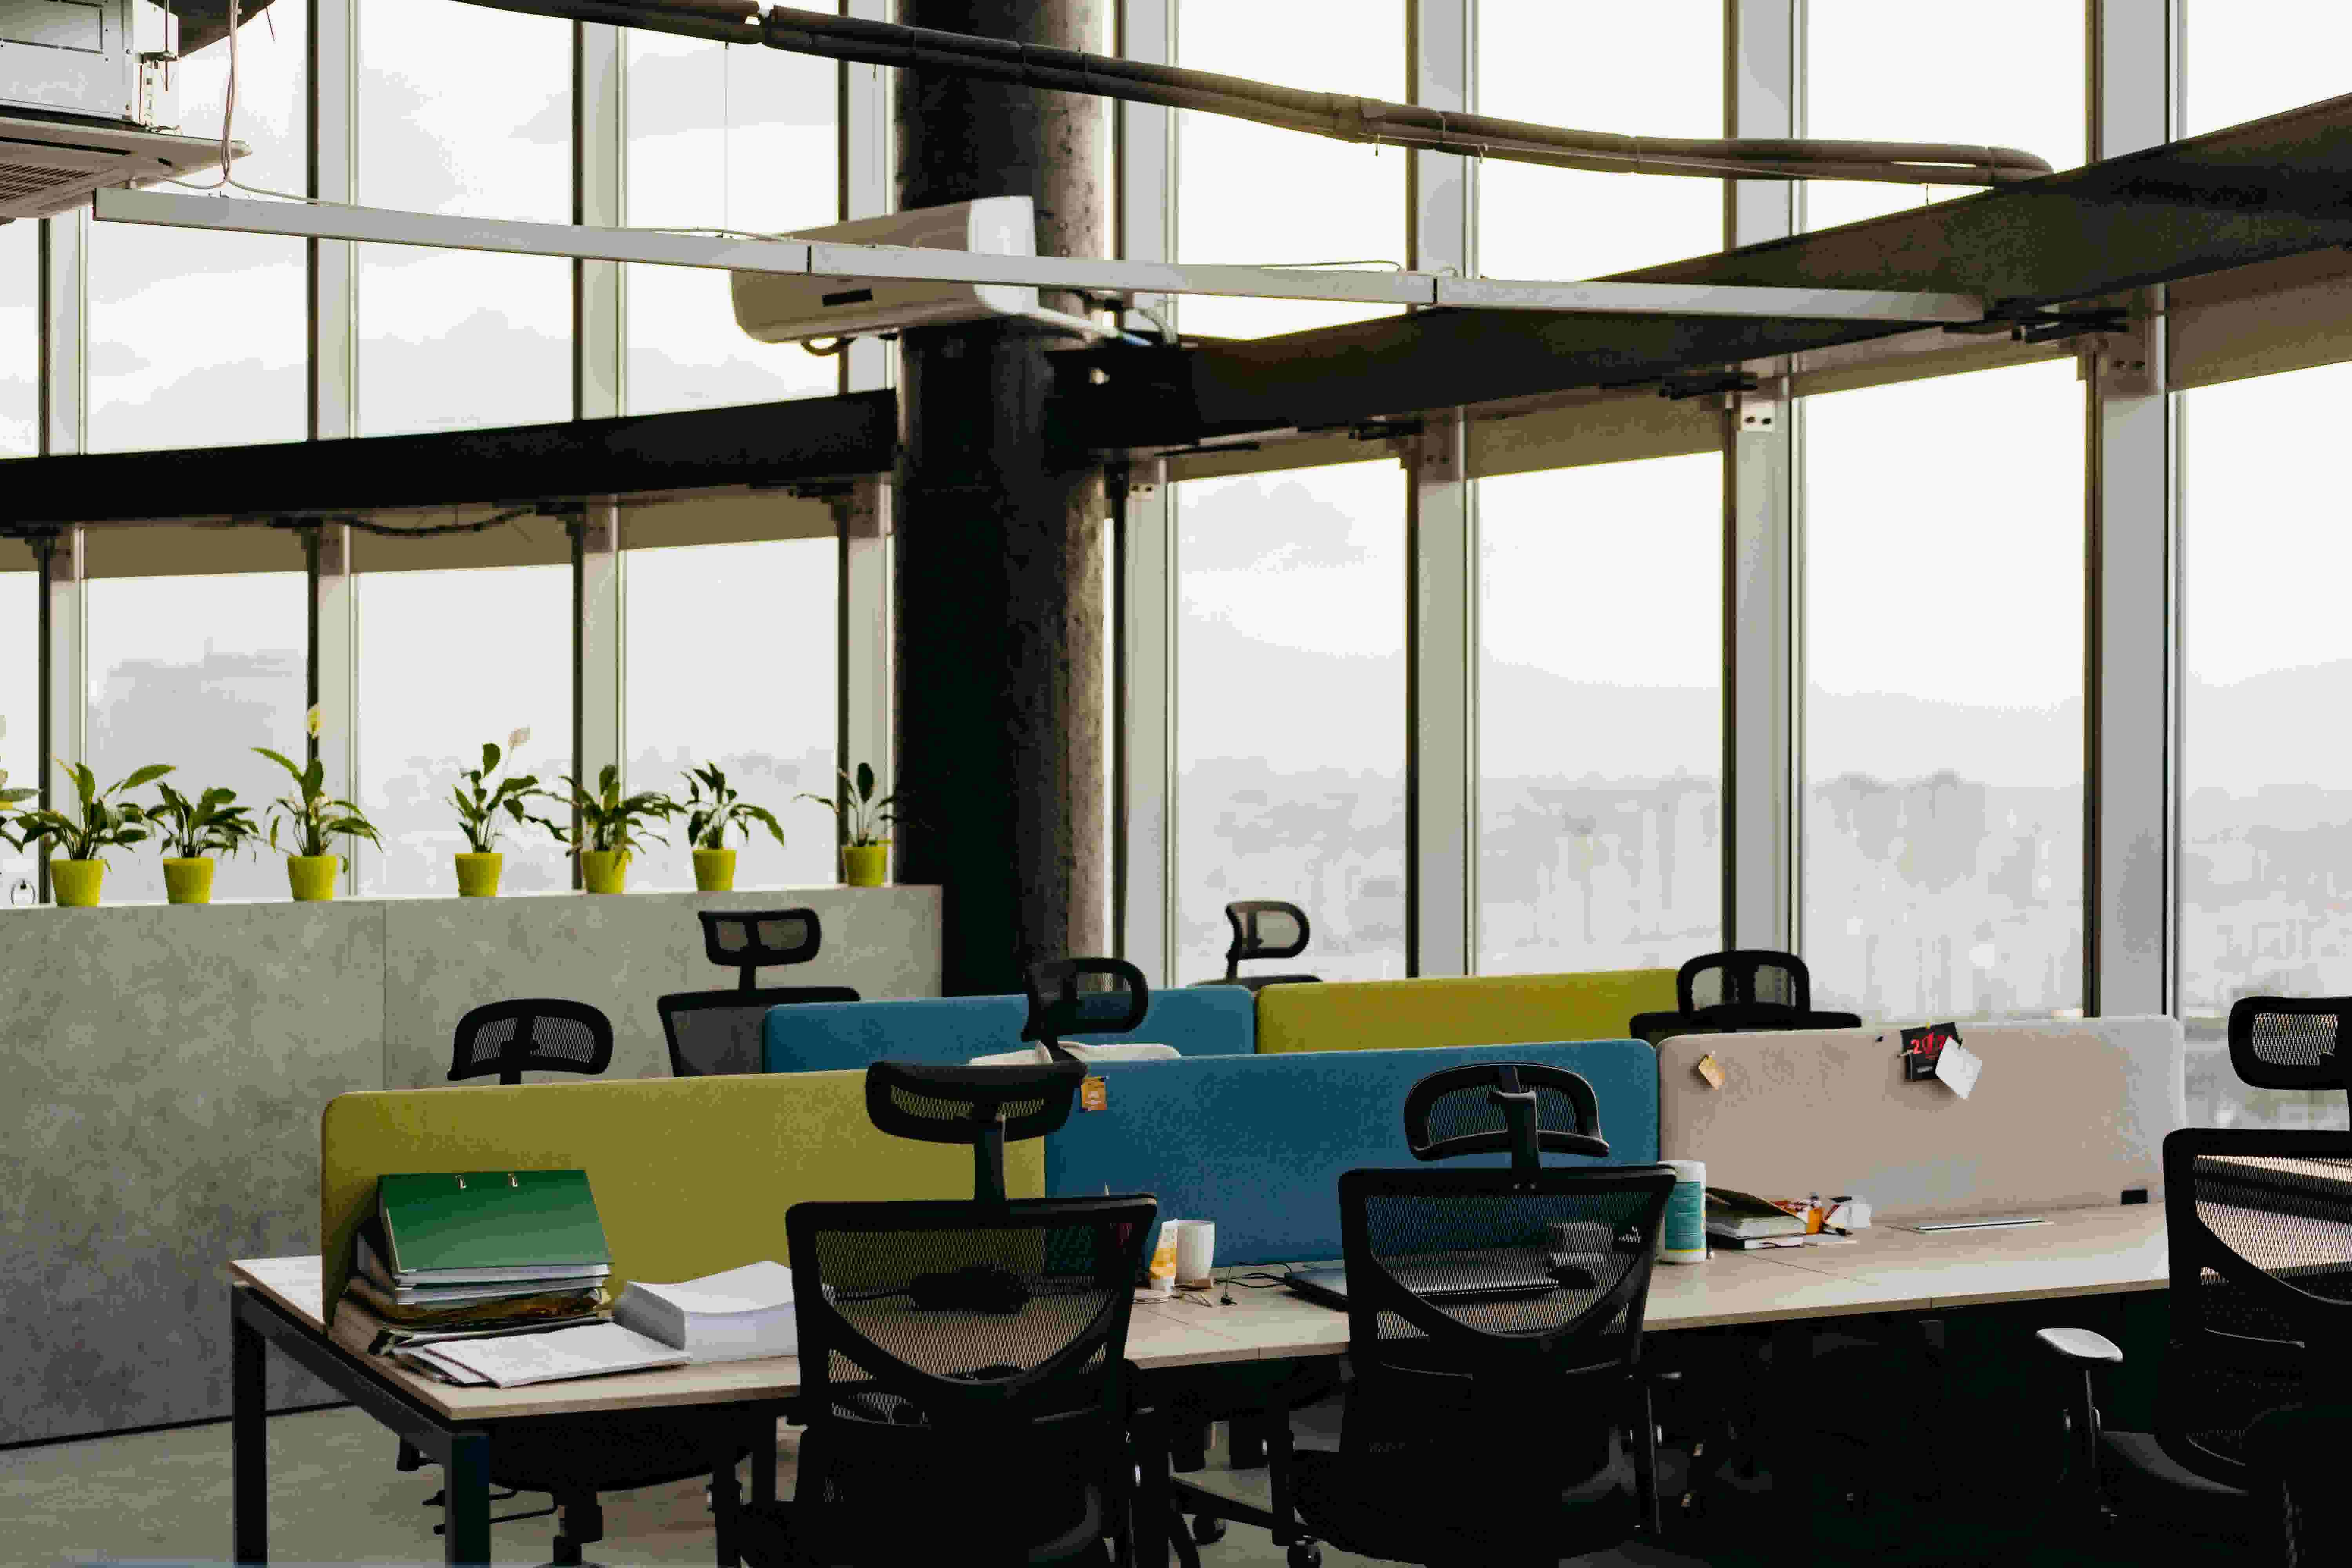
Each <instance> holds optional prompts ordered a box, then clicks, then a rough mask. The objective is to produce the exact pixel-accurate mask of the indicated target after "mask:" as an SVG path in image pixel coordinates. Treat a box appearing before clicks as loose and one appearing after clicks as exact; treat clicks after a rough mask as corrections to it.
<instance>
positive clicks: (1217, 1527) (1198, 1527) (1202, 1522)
mask: <svg viewBox="0 0 2352 1568" xmlns="http://www.w3.org/2000/svg"><path fill="white" fill-rule="evenodd" d="M1224 1538H1225V1521H1223V1520H1222V1519H1219V1518H1217V1517H1216V1516H1215V1515H1213V1514H1206V1513H1196V1514H1194V1515H1193V1516H1192V1539H1193V1540H1195V1541H1197V1542H1200V1543H1201V1544H1202V1545H1203V1546H1214V1545H1215V1544H1216V1543H1217V1542H1220V1541H1223V1539H1224Z"/></svg>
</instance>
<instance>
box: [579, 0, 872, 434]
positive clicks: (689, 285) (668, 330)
mask: <svg viewBox="0 0 2352 1568" xmlns="http://www.w3.org/2000/svg"><path fill="white" fill-rule="evenodd" d="M623 37H624V38H625V41H626V43H627V47H628V72H627V78H626V80H627V91H628V113H627V116H626V122H627V125H628V163H627V169H626V177H625V182H624V184H623V189H624V190H625V192H626V193H627V200H628V210H629V222H630V223H632V224H635V225H639V226H648V225H653V224H679V225H690V226H695V227H702V228H724V229H732V230H742V231H748V232H751V233H755V234H778V233H783V232H788V231H793V230H798V229H805V228H815V227H821V226H824V225H825V224H829V223H833V222H835V220H836V219H837V218H838V217H839V216H840V210H841V196H840V181H839V180H838V179H837V178H836V176H835V163H836V161H837V160H836V147H837V145H838V143H837V137H838V134H839V131H838V121H839V118H840V111H839V107H838V103H837V99H838V96H839V94H838V88H837V84H838V82H839V80H840V71H839V68H838V67H837V65H836V63H835V61H832V60H828V59H821V58H817V57H815V56H814V55H794V54H787V53H785V52H784V51H782V50H781V49H769V48H761V47H757V46H752V47H741V48H739V47H734V46H732V45H728V44H716V43H709V42H705V41H704V40H701V39H698V38H680V37H671V36H669V35H667V34H663V33H653V32H647V31H646V30H645V29H643V28H635V27H633V28H627V29H625V30H624V32H623ZM624 270H625V278H626V285H625V286H626V289H627V306H626V311H625V321H626V322H627V334H628V345H627V375H626V378H625V387H626V396H625V405H626V408H627V411H628V412H629V413H632V414H652V413H658V412H661V411H664V410H667V409H674V408H704V407H710V406H714V405H720V404H730V403H761V402H767V401H770V400H772V399H776V398H783V397H816V396H828V395H832V394H833V393H834V392H835V391H837V390H838V389H839V387H840V382H841V377H840V366H841V361H840V360H838V359H835V358H828V357H823V356H820V355H816V354H812V353H806V352H805V351H803V349H802V348H801V346H800V345H799V344H797V343H762V342H753V341H752V340H751V338H750V337H748V336H746V335H745V334H744V332H743V330H742V329H741V328H740V327H738V326H737V325H736V324H735V307H734V303H733V300H732V296H731V291H730V286H729V281H728V275H727V274H726V273H724V272H716V271H712V270H710V269H709V268H695V267H635V266H632V267H628V268H625V269H624Z"/></svg>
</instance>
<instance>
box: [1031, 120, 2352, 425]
mask: <svg viewBox="0 0 2352 1568" xmlns="http://www.w3.org/2000/svg"><path fill="white" fill-rule="evenodd" d="M2344 245H2352V98H2338V99H2331V100H2328V101H2326V102H2325V103H2319V104H2314V105H2311V106H2309V107H2307V108H2304V109H2298V110H2292V111H2290V112H2288V113H2285V114H2282V115H2276V116H2273V117H2272V118H2270V119H2268V120H2262V121H2253V122H2252V123H2250V124H2246V125H2239V126H2232V127H2231V128H2230V129H2228V130H2225V131H2218V132H2212V133H2210V134H2209V135H2205V136H2200V137H2197V138H2195V139H2193V140H2191V141H2187V142H2175V143H2173V144H2171V145H2169V146H2166V147H2159V148H2153V149H2150V150H2148V151H2146V152H2142V153H2132V154H2130V155H2128V156H2126V157H2121V158H2112V159H2108V160H2105V161H2104V162H2102V163H2093V164H2090V165H2088V166H2086V167H2084V168H2081V169H2072V170H2067V171H2065V172H2063V173H2061V174H2052V175H2049V176H2047V177H2046V178H2043V179H2039V180H2034V181H2032V182H2029V183H2027V184H2019V185H2011V186H2009V187H2006V188H2004V189H2000V190H1995V191H1989V192H1986V193H1984V194H1983V195H1973V196H1967V197H1963V198H1960V199H1958V200H1956V201H1950V202H1943V203H1938V204H1937V205H1932V206H1923V207H1916V208H1912V209H1909V210H1907V211H1905V212H1901V213H1895V214H1893V215H1890V216H1886V217H1882V218H1874V219H1870V220H1868V221H1866V222H1863V223H1858V224H1850V225H1847V226H1843V227H1840V228H1833V229H1824V230H1822V231H1820V232H1818V233H1814V234H1805V235H1799V236H1796V237H1792V238H1789V239H1782V240H1775V241H1772V242H1770V243H1768V244H1764V245H1756V246H1749V247H1746V248H1744V249H1740V250H1735V251H1729V252H1726V253H1724V254H1721V255H1716V256H1705V257H1697V258H1692V259H1690V260H1687V261H1678V262H1674V263H1670V264H1668V265H1665V266H1662V267H1651V268H1643V269H1642V270H1640V271H1635V272H1624V273H1619V274H1616V275H1615V280H1619V281H1626V282H1653V283H1713V284H1748V285H1766V286H1780V287H1808V288H1822V287H1832V288H1848V289H1906V290H1920V291H1928V292H1937V293H1959V294H1973V295H1976V296H1978V297H1979V298H1981V299H1983V300H1986V301H1987V302H1988V303H1989V305H1990V306H1991V307H1992V308H1993V309H1994V310H1996V311H1999V312H2002V313H2013V314H2016V315H2020V316H2024V315H2030V314H2032V313H2033V312H2035V311H2037V310H2042V309H2045V308H2048V307H2053V306H2060V305H2066V304H2073V303H2079V302H2082V301H2086V300H2100V299H2104V298H2107V297H2110V296H2113V295H2116V294H2118V293H2121V292H2124V291H2126V290H2129V289H2137V288H2142V287H2145V286H2147V285H2150V284H2156V283H2165V282H2170V281H2173V280H2175V279H2182V278H2189V277H2195V276H2198V275H2200V274H2202V273H2209V272H2217V271H2221V270H2223V269H2225V268H2232V267H2240V266H2244V265H2247V264H2250V263H2253V262H2259V261H2268V260H2273V259H2275V258H2281V257H2286V256H2293V255H2297V254H2300V253H2304V252H2307V251H2313V250H2321V249H2326V248H2328V247H2336V246H2344ZM1908 330H1911V329H1908V328H1905V327H1902V326H1896V325H1889V324H1885V323H1861V322H1837V321H1800V320H1759V319H1732V318H1724V317H1711V318H1710V317H1694V316H1656V315H1622V316H1563V315H1547V314H1542V313H1538V312H1532V311H1516V310H1427V311H1422V312H1420V313H1418V314H1414V315H1410V316H1402V317H1392V318H1388V319H1384V320H1381V321H1364V322H1359V323H1355V324H1352V325H1349V326H1344V327H1331V328H1325V329H1320V330H1318V331H1307V332H1293V333H1288V334H1286V335H1284V336H1282V337H1276V338H1263V339H1258V340H1255V341H1253V342H1210V343H1204V344H1202V345H1201V346H1199V347H1197V348H1192V349H1188V350H1184V351H1181V352H1171V351H1156V352H1151V353H1137V354H1133V355H1126V356H1123V355H1121V354H1119V353H1117V352H1116V351H1108V350H1105V351H1090V352H1089V353H1087V354H1085V355H1083V356H1080V355H1067V356H1064V357H1065V358H1067V359H1071V360H1074V361H1079V360H1082V361H1083V368H1087V369H1092V368H1097V367H1099V368H1101V369H1102V370H1103V371H1104V372H1105V374H1107V375H1108V377H1109V381H1108V384H1102V385H1092V384H1087V382H1086V381H1085V380H1084V379H1083V378H1082V377H1080V376H1077V375H1075V374H1073V375H1072V376H1070V377H1069V378H1068V380H1067V381H1066V384H1065V388H1066V393H1065V405H1064V416H1065V428H1066V429H1067V430H1068V431H1069V432H1070V433H1071V435H1072V436H1073V437H1074V438H1076V439H1077V440H1079V441H1082V442H1083V443H1085V444H1087V445H1089V446H1093V447H1098V448H1104V449H1117V448H1135V447H1177V446H1188V445H1191V444H1192V443H1194V442H1197V441H1200V440H1202V439H1204V438H1210V437H1221V436H1231V435H1237V434H1243V433H1247V432H1252V431H1265V430H1279V429H1316V428H1325V427H1332V426H1344V425H1350V424H1354V423H1358V422H1360V421H1362V420H1365V419H1369V418H1375V417H1380V416H1391V415H1398V414H1406V413H1411V412H1413V411H1416V410H1421V409H1428V408H1443V407H1449V406H1453V405H1464V404H1477V403H1487V402H1495V401H1499V400H1501V399H1505V398H1514V397H1529V396H1538V395H1544V394H1547V393H1556V392H1565V391H1570V390H1572V389H1576V388H1582V387H1606V386H1621V385H1629V384H1642V383H1645V382H1651V381H1657V380H1662V379H1664V378H1665V377H1667V376H1669V375H1674V374H1687V373H1690V372H1693V371H1696V370H1702V369H1706V368H1708V367H1710V366H1721V365H1724V364H1731V363H1740V362H1742V361H1749V360H1759V359H1767V358H1770V357H1773V356H1776V355H1780V354H1788V353H1802V352H1804V351H1807V350H1811V349H1819V348H1826V347H1829V346H1831V345H1833V344H1837V343H1846V342H1861V341H1863V340H1865V339H1868V338H1874V337H1882V336H1886V335H1889V334H1891V333H1894V332H1898V331H1908ZM1072 368H1073V370H1076V369H1078V368H1081V366H1080V365H1078V364H1074V365H1073V366H1072Z"/></svg>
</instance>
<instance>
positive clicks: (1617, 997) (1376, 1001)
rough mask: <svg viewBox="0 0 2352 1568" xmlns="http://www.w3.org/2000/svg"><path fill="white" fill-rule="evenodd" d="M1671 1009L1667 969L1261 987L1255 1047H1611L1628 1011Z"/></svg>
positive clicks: (1630, 1013)
mask: <svg viewBox="0 0 2352 1568" xmlns="http://www.w3.org/2000/svg"><path fill="white" fill-rule="evenodd" d="M1674 1005H1675V972H1674V971H1673V970H1671V969H1612V970H1600V971H1596V972H1594V973H1589V974H1508V975H1502V974H1498V975H1489V976H1482V977H1476V978H1470V979H1461V978H1430V979H1425V980H1335V981H1327V982H1325V983H1324V984H1320V985H1269V986H1267V987H1266V988H1265V990H1263V991H1261V992H1259V993H1258V994H1257V1048H1258V1050H1259V1051H1261V1052H1263V1053H1266V1054H1269V1055H1272V1054H1277V1053H1282V1052H1289V1051H1384V1050H1406V1049H1414V1048H1423V1047H1432V1046H1496V1045H1519V1044H1538V1043H1543V1042H1549V1041H1559V1040H1616V1039H1622V1038H1623V1037H1624V1036H1625V1031H1626V1028H1627V1026H1628V1025H1629V1024H1630V1023H1631V1022H1632V1020H1633V1015H1635V1014H1636V1013H1651V1012H1672V1011H1673V1010H1674Z"/></svg>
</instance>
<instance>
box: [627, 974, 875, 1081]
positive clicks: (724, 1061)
mask: <svg viewBox="0 0 2352 1568" xmlns="http://www.w3.org/2000/svg"><path fill="white" fill-rule="evenodd" d="M856 1000H858V996H857V993H856V990H854V989H852V988H851V987H849V986H846V985H771V986H765V987H761V988H759V989H755V990H751V991H683V992H680V993H678V994H677V995H674V996H665V997H663V998H662V999H661V1000H660V1002H659V1003H657V1004H656V1007H657V1008H658V1010H659V1012H660V1013H661V1022H662V1037H663V1038H664V1039H666V1040H667V1042H668V1043H669V1070H670V1073H671V1075H672V1076H673V1077H676V1078H709V1077H713V1076H716V1075H718V1074H721V1073H740V1072H758V1071H760V1070H761V1066H762V1063H761V1037H762V1035H763V1033H764V1031H765V1029H766V1026H767V1022H768V1009H769V1008H771V1007H790V1006H793V1005H796V1004H799V1003H803V1002H855V1001H856Z"/></svg>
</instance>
